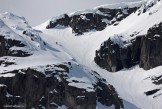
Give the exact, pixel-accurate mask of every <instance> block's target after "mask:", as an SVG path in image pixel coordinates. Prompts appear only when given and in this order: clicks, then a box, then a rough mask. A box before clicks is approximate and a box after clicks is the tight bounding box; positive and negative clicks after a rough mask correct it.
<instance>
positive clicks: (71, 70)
mask: <svg viewBox="0 0 162 109" xmlns="http://www.w3.org/2000/svg"><path fill="white" fill-rule="evenodd" d="M148 2H150V3H148ZM152 3H153V5H149V4H152ZM126 4H127V5H125V3H122V4H121V5H120V4H114V5H104V6H99V7H97V8H94V9H92V10H84V11H78V12H74V13H72V14H63V15H61V16H59V17H54V18H53V19H52V20H49V21H47V22H45V23H44V24H42V25H39V26H38V27H35V29H33V28H31V27H30V26H29V24H28V23H27V21H26V20H25V19H24V18H23V17H18V16H16V15H14V14H11V13H4V14H1V15H0V19H1V20H0V35H1V36H2V37H1V46H0V49H1V51H4V52H0V55H1V57H0V92H1V93H0V98H2V99H1V101H0V106H1V107H2V109H3V106H4V104H6V105H7V104H8V105H19V104H21V105H22V106H26V108H32V109H34V108H46V109H68V108H69V109H71V108H73V109H123V108H124V109H161V107H162V104H161V100H162V96H161V95H162V94H161V93H162V90H161V89H162V88H161V87H162V79H161V77H162V76H161V75H162V74H161V70H162V67H161V66H160V65H161V58H159V57H161V43H160V41H161V23H160V22H161V21H162V18H161V15H162V8H161V6H162V5H161V1H155V2H154V1H147V3H145V2H136V3H126ZM144 5H146V6H148V8H147V10H146V11H145V12H143V11H141V13H140V14H139V12H140V10H144V9H145V8H144ZM133 7H136V8H135V9H133V10H131V9H132V8H133ZM107 8H109V9H107ZM109 11H113V12H110V13H109ZM94 12H95V16H96V15H97V17H96V18H99V21H101V22H103V23H101V22H99V23H98V24H100V25H99V26H98V25H93V26H96V27H95V28H98V30H102V31H96V30H97V29H96V30H95V29H94V28H93V26H92V25H91V24H94V23H92V22H91V21H92V19H94V16H93V15H94ZM117 13H119V14H117ZM109 14H110V15H111V14H113V15H111V16H109ZM114 14H115V17H113V16H114ZM107 16H109V17H111V19H109V17H107ZM72 17H73V20H71V18H72ZM100 18H101V19H100ZM114 18H116V19H114ZM118 18H119V19H120V18H121V19H120V20H119V21H118V20H117V19H118ZM69 20H70V22H71V21H73V22H71V23H70V24H69ZM114 21H115V22H114ZM49 22H51V25H49ZM76 22H79V23H76ZM109 23H111V24H109ZM65 24H66V25H65ZM86 24H87V25H86ZM89 24H90V25H89ZM102 24H103V25H102ZM105 24H106V26H105ZM155 24H156V25H155ZM69 25H70V26H69ZM47 26H49V27H48V29H46V27H47ZM71 26H72V27H71ZM50 27H52V28H50ZM89 27H90V29H89ZM91 27H92V28H91ZM49 28H50V29H49ZM72 31H73V33H72ZM77 31H78V32H81V33H82V35H81V34H79V35H80V36H77V37H76V36H75V35H76V34H77V33H76V32H77ZM9 45H10V46H9ZM152 45H154V46H152ZM7 47H8V48H9V50H10V51H14V50H21V51H25V52H26V53H28V54H29V55H27V56H26V55H25V56H22V54H21V53H20V54H21V55H20V56H19V55H18V54H15V52H14V53H13V52H11V53H12V55H9V54H10V52H8V49H7V50H6V48H7ZM96 50H98V51H97V52H96ZM95 53H96V55H95ZM13 54H14V55H13ZM96 56H98V57H99V58H98V59H99V60H100V59H102V60H103V61H104V62H103V63H102V62H101V63H100V65H99V66H98V65H97V64H96V63H95V62H94V58H95V57H96ZM154 58H156V59H154ZM96 60H97V59H96ZM141 60H142V61H141ZM154 60H156V61H154ZM104 63H108V64H104ZM155 64H156V65H155ZM102 65H104V67H103V66H102ZM154 65H155V66H154ZM140 67H142V68H144V69H147V70H144V69H142V68H140ZM148 69H149V70H148ZM110 70H111V71H118V72H115V73H111V72H109V71H110ZM10 101H12V102H10ZM1 107H0V108H1Z"/></svg>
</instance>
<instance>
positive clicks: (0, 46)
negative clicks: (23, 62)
mask: <svg viewBox="0 0 162 109" xmlns="http://www.w3.org/2000/svg"><path fill="white" fill-rule="evenodd" d="M25 46H26V45H25V44H23V43H22V42H21V41H19V40H16V39H14V40H13V39H6V38H5V36H1V35H0V57H2V56H16V57H26V56H29V55H31V54H30V53H27V52H25V51H22V50H11V49H10V48H11V47H25Z"/></svg>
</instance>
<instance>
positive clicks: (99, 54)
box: [94, 23, 162, 72]
mask: <svg viewBox="0 0 162 109" xmlns="http://www.w3.org/2000/svg"><path fill="white" fill-rule="evenodd" d="M118 38H119V39H121V38H122V36H121V37H119V36H118ZM119 41H120V42H119V43H115V42H114V41H113V40H112V39H111V38H109V39H108V40H107V41H105V42H104V43H103V44H101V47H100V49H99V50H97V51H96V56H95V58H94V61H95V63H96V64H98V65H99V66H100V67H102V68H104V69H106V70H108V71H110V72H116V71H119V70H121V69H123V68H130V67H132V66H134V65H137V64H139V66H140V67H141V68H143V69H145V70H149V69H151V68H155V67H157V66H160V65H162V44H161V42H162V23H160V24H157V25H154V26H153V27H152V28H150V29H149V30H148V32H147V34H146V35H143V36H136V37H135V38H134V39H133V40H131V41H130V44H129V45H128V43H127V42H123V41H122V40H119ZM121 44H122V45H121ZM126 44H127V45H126ZM125 45H126V46H125Z"/></svg>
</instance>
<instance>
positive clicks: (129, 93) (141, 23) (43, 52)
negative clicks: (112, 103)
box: [0, 2, 162, 109]
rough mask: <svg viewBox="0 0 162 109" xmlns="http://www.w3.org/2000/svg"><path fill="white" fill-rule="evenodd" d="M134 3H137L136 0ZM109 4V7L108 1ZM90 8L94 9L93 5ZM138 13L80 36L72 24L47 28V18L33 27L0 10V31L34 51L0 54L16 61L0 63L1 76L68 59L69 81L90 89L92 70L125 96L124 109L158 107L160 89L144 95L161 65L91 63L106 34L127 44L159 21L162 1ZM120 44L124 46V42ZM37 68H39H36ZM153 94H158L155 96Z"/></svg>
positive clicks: (73, 84)
mask: <svg viewBox="0 0 162 109" xmlns="http://www.w3.org/2000/svg"><path fill="white" fill-rule="evenodd" d="M129 4H131V3H129ZM137 4H140V3H138V2H137ZM115 5H116V4H115ZM122 6H123V4H121V6H120V5H119V4H118V7H122ZM130 6H131V5H130ZM105 7H106V6H105ZM109 7H111V5H110V6H109ZM141 8H142V7H141ZM139 10H140V9H139ZM88 11H89V10H84V11H79V12H76V13H73V14H71V15H74V14H79V13H82V12H88ZM90 11H91V10H90ZM92 11H93V12H94V9H93V10H92ZM138 13H139V12H138V11H137V12H136V13H133V14H131V15H130V16H129V17H127V18H126V19H124V20H123V21H121V22H120V23H119V25H116V26H113V25H111V26H108V27H107V28H106V29H105V30H103V31H95V32H94V31H92V32H88V33H85V34H84V35H81V36H75V35H74V34H72V29H71V28H65V29H48V30H47V29H45V26H46V24H47V22H48V21H47V22H45V23H44V24H42V25H39V26H37V27H35V28H34V29H33V28H31V27H30V26H29V25H28V23H27V22H26V20H25V19H24V18H23V17H18V16H15V15H13V14H12V13H4V14H0V35H5V36H9V38H12V39H18V40H21V41H22V42H23V43H25V44H26V45H27V47H26V49H29V50H31V51H32V52H33V55H31V56H29V57H25V58H22V57H10V56H6V57H2V58H0V59H2V60H3V59H5V60H6V61H9V62H14V63H16V64H15V65H10V66H8V67H4V66H3V65H1V66H0V76H4V77H12V76H14V74H10V73H7V74H3V73H4V72H8V71H12V70H15V69H24V68H25V69H26V68H28V67H33V68H35V67H38V66H46V65H49V64H50V65H52V64H60V63H64V62H71V63H72V67H73V69H71V70H70V74H69V75H68V80H69V82H70V83H69V85H71V86H76V87H78V88H85V89H87V90H88V91H93V86H92V84H93V83H95V82H96V80H95V79H94V78H93V75H92V73H93V72H92V71H96V72H97V73H99V74H100V76H101V77H103V78H105V79H106V80H107V82H108V83H110V84H112V85H113V86H114V87H115V89H116V90H117V92H118V94H119V96H120V97H121V98H122V99H124V106H125V108H126V109H138V108H139V109H161V107H162V104H161V101H162V96H159V95H161V94H162V90H160V91H159V92H157V93H156V94H154V95H151V96H146V95H145V94H144V92H146V91H150V90H154V89H159V88H160V89H161V88H162V85H159V86H156V85H154V84H153V83H152V81H151V78H153V77H155V76H160V75H161V71H162V66H159V67H157V68H154V69H151V70H148V71H145V70H143V69H141V68H139V66H138V65H137V66H134V67H132V68H130V69H123V70H121V71H119V72H116V73H110V72H108V71H106V70H104V69H101V68H100V67H98V66H97V65H96V64H95V63H94V57H95V51H96V50H97V49H99V48H100V45H101V43H103V42H104V41H105V40H107V39H108V38H109V37H111V38H112V39H113V40H114V42H116V43H120V40H122V41H127V42H128V44H129V41H130V40H131V39H132V38H133V37H130V35H132V34H136V35H144V34H146V33H147V30H148V29H149V28H150V27H152V26H153V25H154V24H158V23H159V22H161V21H162V18H161V15H162V4H161V2H157V3H156V5H155V6H153V7H151V8H150V9H149V10H148V11H147V12H146V13H142V14H140V15H138ZM36 29H37V30H36ZM24 30H28V31H29V32H32V33H34V34H35V36H36V38H35V40H34V41H31V40H30V38H29V36H26V35H22V32H23V31H24ZM41 31H42V32H41ZM121 35H122V36H123V37H122V38H120V36H121ZM43 42H45V43H46V45H44V44H43ZM120 45H121V46H123V44H120ZM13 49H18V48H13ZM38 70H42V69H41V68H38ZM76 72H77V73H76ZM74 80H75V81H76V80H77V81H81V82H82V83H83V84H82V83H73V82H72V81H74ZM84 83H85V84H86V85H85V84H84ZM154 96H157V97H155V98H154ZM111 108H113V107H106V106H103V105H102V104H101V103H99V102H97V109H111ZM59 109H66V107H65V106H61V107H59Z"/></svg>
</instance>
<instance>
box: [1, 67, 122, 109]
mask: <svg viewBox="0 0 162 109" xmlns="http://www.w3.org/2000/svg"><path fill="white" fill-rule="evenodd" d="M69 67H70V68H71V66H68V65H67V64H60V65H47V66H45V67H42V66H41V68H44V71H39V70H37V68H28V69H21V70H14V71H10V72H5V73H2V74H8V73H10V74H15V76H12V77H0V92H1V93H0V99H1V100H0V108H1V109H4V106H21V108H22V109H23V108H26V109H31V108H32V107H33V108H35V109H43V108H44V107H45V108H47V109H57V107H58V106H62V105H65V106H67V107H68V109H96V101H99V102H101V103H102V104H104V105H107V106H112V105H114V106H115V109H121V108H123V103H122V100H121V99H120V98H119V97H118V94H117V92H116V91H115V89H114V88H113V86H111V85H107V84H105V83H104V81H103V80H102V79H101V78H97V77H99V76H97V77H96V78H97V79H98V82H97V83H96V84H95V86H94V87H95V89H94V91H87V90H86V89H84V88H83V89H82V88H77V87H74V86H70V85H68V83H69V82H68V81H67V79H66V78H67V75H68V74H69V73H70V70H69V69H70V68H69ZM76 73H77V72H76ZM74 82H75V81H74Z"/></svg>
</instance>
